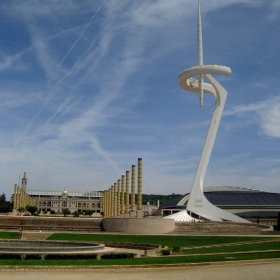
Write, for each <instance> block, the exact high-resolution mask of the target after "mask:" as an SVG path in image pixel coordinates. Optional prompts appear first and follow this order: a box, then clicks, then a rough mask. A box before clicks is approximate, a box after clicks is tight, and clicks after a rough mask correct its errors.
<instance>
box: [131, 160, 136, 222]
mask: <svg viewBox="0 0 280 280" xmlns="http://www.w3.org/2000/svg"><path fill="white" fill-rule="evenodd" d="M135 216H136V215H135V165H132V167H131V212H130V217H131V218H134V217H135Z"/></svg>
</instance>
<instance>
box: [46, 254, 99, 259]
mask: <svg viewBox="0 0 280 280" xmlns="http://www.w3.org/2000/svg"><path fill="white" fill-rule="evenodd" d="M77 259H79V260H82V259H83V260H89V259H90V260H96V259H97V255H96V254H70V255H68V254H48V255H45V260H77Z"/></svg>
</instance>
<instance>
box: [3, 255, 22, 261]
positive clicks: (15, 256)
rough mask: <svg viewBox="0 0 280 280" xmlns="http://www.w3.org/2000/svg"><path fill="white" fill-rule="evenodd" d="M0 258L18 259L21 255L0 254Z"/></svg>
mask: <svg viewBox="0 0 280 280" xmlns="http://www.w3.org/2000/svg"><path fill="white" fill-rule="evenodd" d="M0 259H2V260H3V259H16V260H20V259H21V255H20V254H0Z"/></svg>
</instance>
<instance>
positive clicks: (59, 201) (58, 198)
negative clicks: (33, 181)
mask: <svg viewBox="0 0 280 280" xmlns="http://www.w3.org/2000/svg"><path fill="white" fill-rule="evenodd" d="M26 193H27V195H28V196H30V197H31V198H33V199H35V201H36V206H37V208H38V210H40V211H47V212H49V211H51V210H54V211H55V212H56V213H62V210H63V209H66V208H68V209H69V210H70V211H71V212H75V211H78V212H83V211H84V210H87V209H90V210H93V213H100V212H101V208H102V195H103V193H102V192H98V191H90V192H74V191H69V192H68V191H67V190H64V191H40V190H27V191H26Z"/></svg>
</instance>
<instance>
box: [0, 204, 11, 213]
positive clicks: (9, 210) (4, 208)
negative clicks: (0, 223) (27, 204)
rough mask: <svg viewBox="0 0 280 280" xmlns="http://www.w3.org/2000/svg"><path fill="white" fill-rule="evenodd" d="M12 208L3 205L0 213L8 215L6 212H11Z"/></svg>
mask: <svg viewBox="0 0 280 280" xmlns="http://www.w3.org/2000/svg"><path fill="white" fill-rule="evenodd" d="M12 211H13V209H12V206H11V205H10V204H8V203H4V204H2V205H1V206H0V212H1V213H8V212H12Z"/></svg>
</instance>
